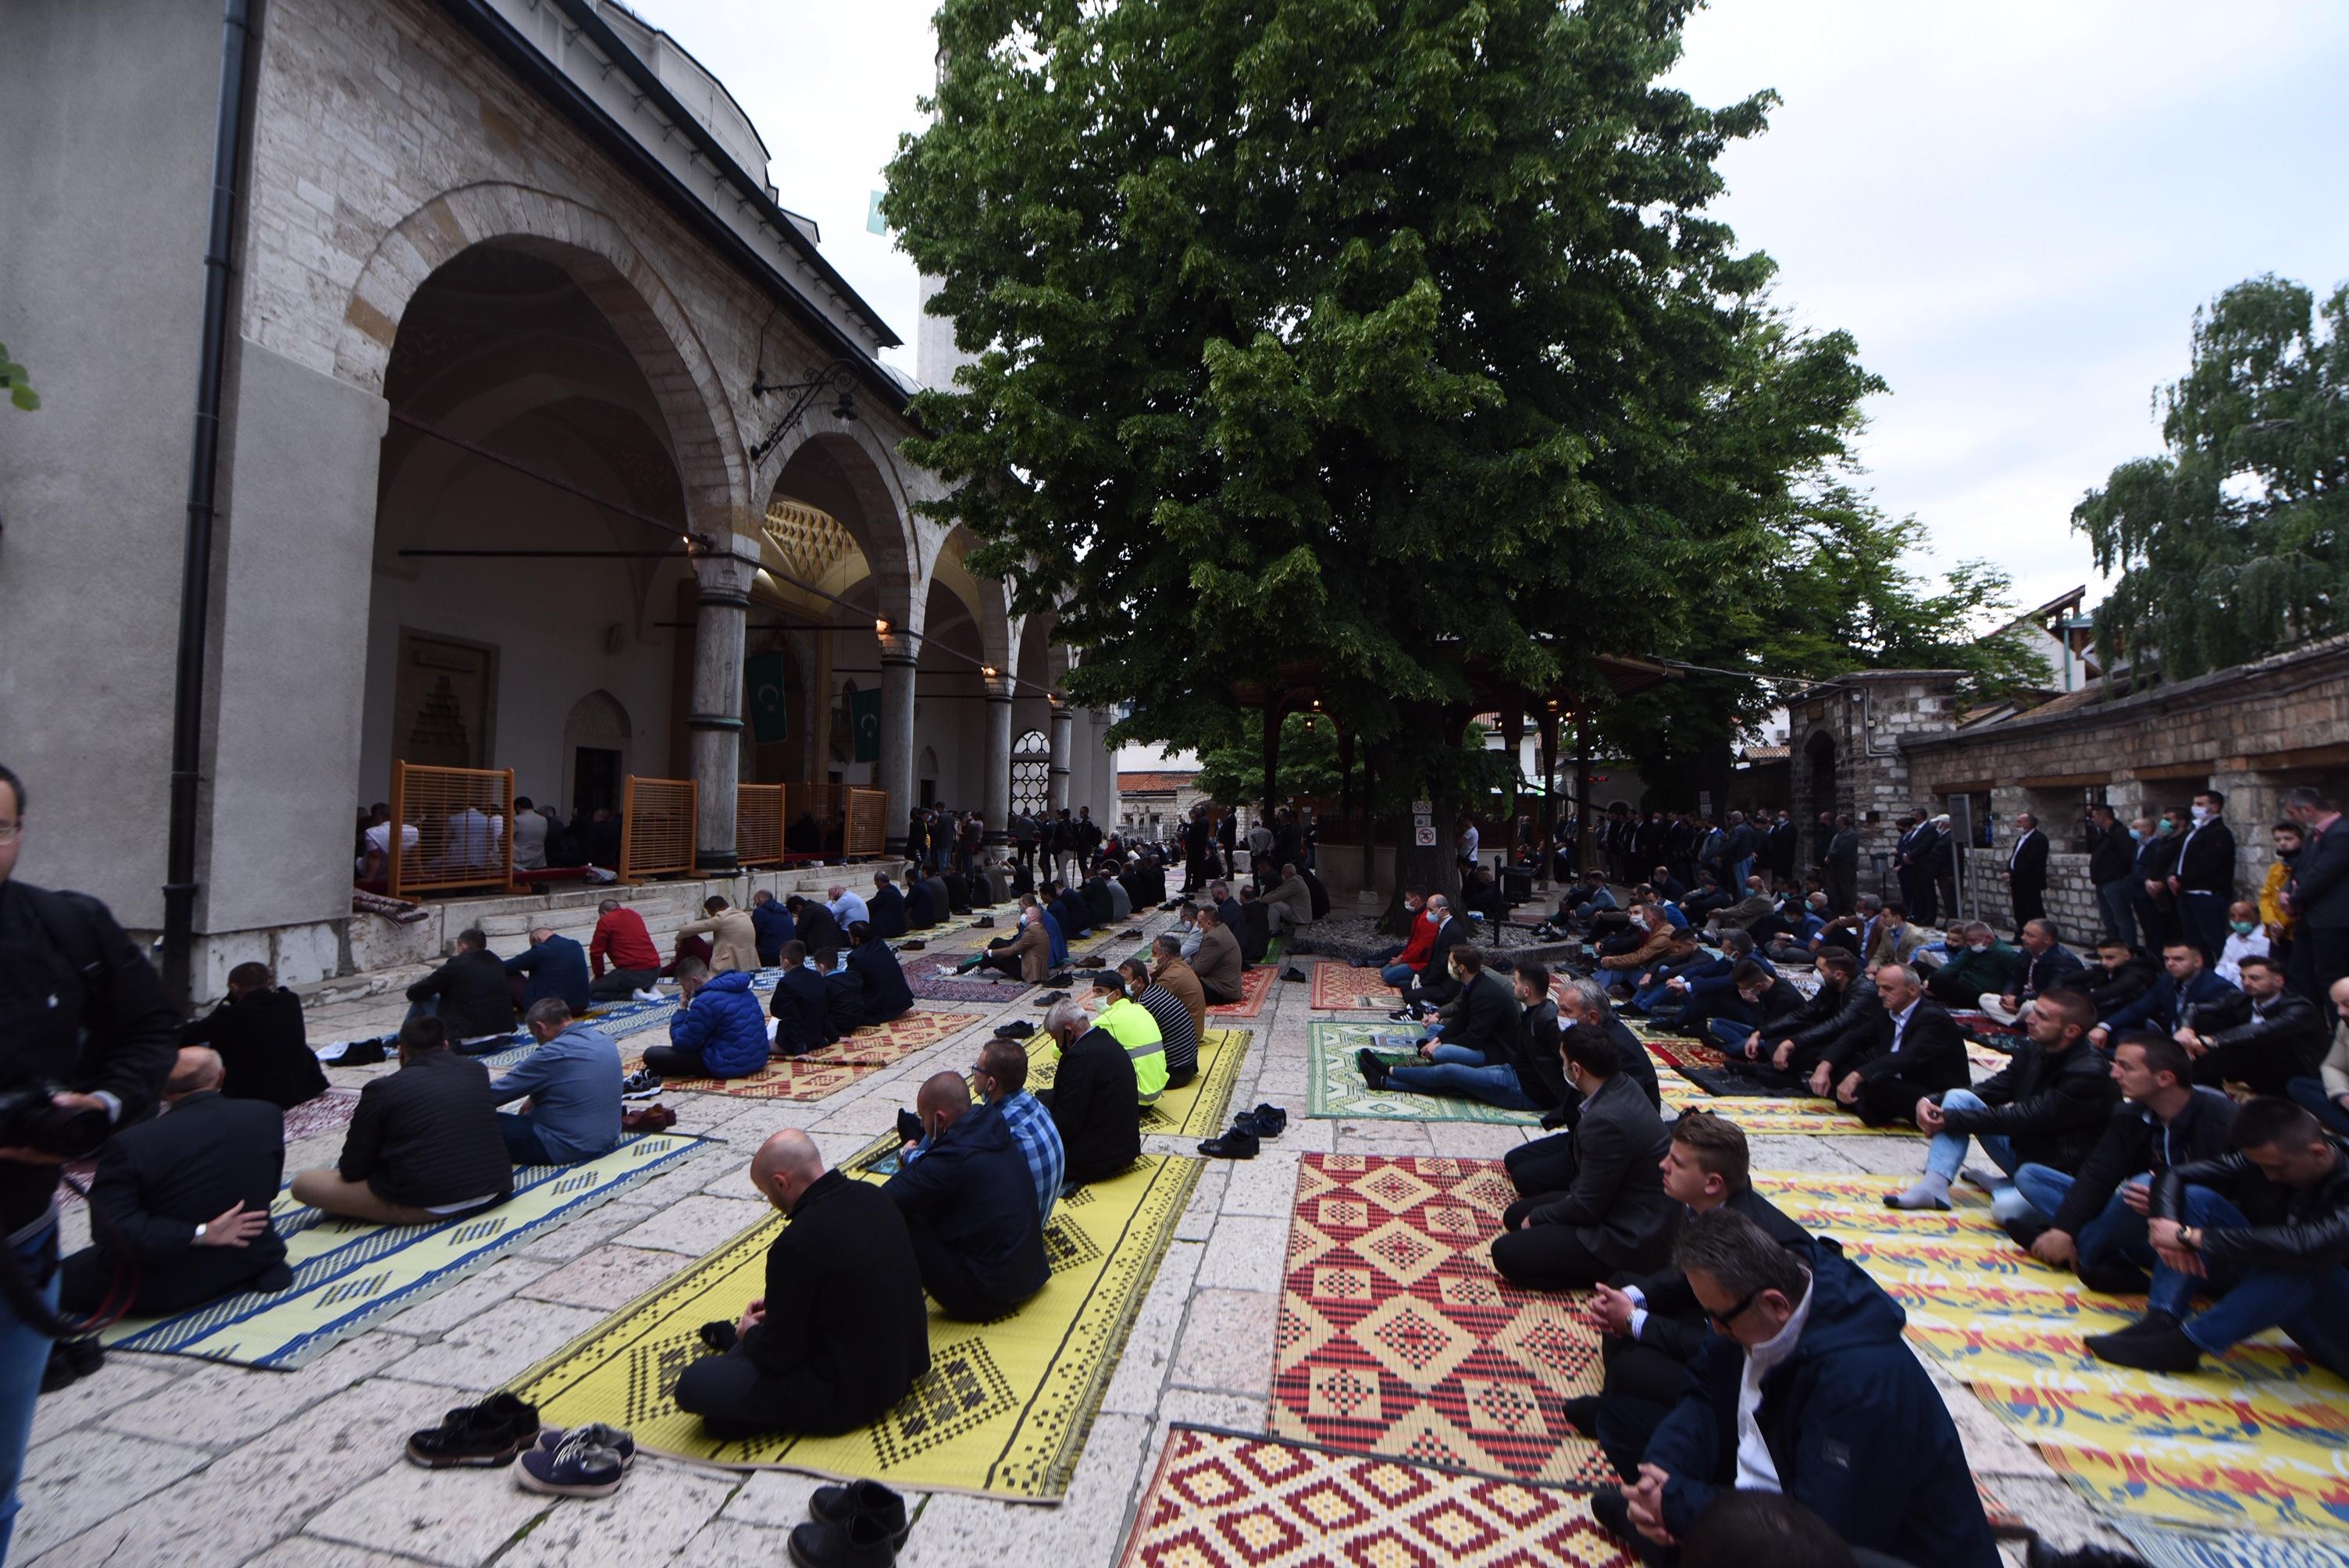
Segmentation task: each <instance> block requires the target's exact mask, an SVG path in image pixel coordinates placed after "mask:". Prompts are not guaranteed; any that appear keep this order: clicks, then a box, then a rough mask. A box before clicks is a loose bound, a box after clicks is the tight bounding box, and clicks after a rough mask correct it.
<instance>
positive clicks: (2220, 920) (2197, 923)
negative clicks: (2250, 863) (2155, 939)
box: [2169, 789, 2235, 965]
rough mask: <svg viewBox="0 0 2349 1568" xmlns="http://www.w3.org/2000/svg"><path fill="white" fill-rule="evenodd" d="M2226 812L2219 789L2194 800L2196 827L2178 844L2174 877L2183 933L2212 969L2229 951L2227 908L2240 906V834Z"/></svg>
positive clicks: (2171, 882) (2171, 876) (2171, 880)
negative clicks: (2226, 949)
mask: <svg viewBox="0 0 2349 1568" xmlns="http://www.w3.org/2000/svg"><path fill="white" fill-rule="evenodd" d="M2226 809H2227V798H2226V796H2224V795H2222V794H2220V792H2219V791H2218V790H2216V789H2205V790H2203V791H2202V792H2201V793H2200V794H2199V795H2197V796H2195V797H2194V806H2193V810H2192V818H2193V820H2192V824H2191V825H2190V826H2189V827H2188V828H2187V830H2186V836H2185V837H2184V838H2182V839H2180V840H2178V863H2177V865H2176V866H2174V867H2172V868H2171V870H2170V873H2169V891H2170V893H2171V895H2172V896H2174V897H2175V898H2176V899H2177V900H2178V929H2179V930H2181V931H2182V932H2184V933H2185V934H2186V939H2187V940H2188V941H2189V942H2191V943H2192V944H2194V945H2195V946H2197V947H2199V948H2200V949H2201V950H2202V962H2203V963H2205V964H2209V965H2216V964H2217V963H2218V962H2219V952H2220V949H2221V948H2223V947H2225V946H2226V945H2227V906H2228V905H2230V904H2231V903H2234V902H2235V830H2234V829H2232V828H2230V827H2229V826H2228V825H2227V819H2226V816H2225V815H2224V813H2225V811H2226Z"/></svg>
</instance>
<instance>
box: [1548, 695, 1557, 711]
mask: <svg viewBox="0 0 2349 1568" xmlns="http://www.w3.org/2000/svg"><path fill="white" fill-rule="evenodd" d="M1549 710H1550V712H1552V713H1556V712H1557V698H1556V697H1552V698H1550V699H1549Z"/></svg>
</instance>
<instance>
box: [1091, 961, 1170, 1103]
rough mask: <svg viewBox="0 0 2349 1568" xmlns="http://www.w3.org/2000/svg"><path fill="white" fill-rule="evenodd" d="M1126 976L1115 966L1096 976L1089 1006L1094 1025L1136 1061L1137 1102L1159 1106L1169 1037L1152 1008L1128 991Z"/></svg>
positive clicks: (1133, 1061)
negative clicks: (1162, 1031) (1161, 1028)
mask: <svg viewBox="0 0 2349 1568" xmlns="http://www.w3.org/2000/svg"><path fill="white" fill-rule="evenodd" d="M1125 988H1126V977H1125V976H1124V975H1123V974H1121V973H1120V972H1119V971H1117V970H1115V969H1104V970H1102V972H1101V973H1100V974H1098V975H1094V976H1093V990H1092V999H1091V1001H1090V1002H1088V1003H1087V1005H1086V1010H1087V1011H1089V1012H1090V1013H1092V1019H1093V1027H1095V1028H1096V1029H1100V1030H1102V1031H1103V1032H1104V1033H1106V1034H1107V1035H1109V1037H1111V1038H1112V1039H1114V1040H1115V1041H1117V1043H1118V1046H1119V1047H1120V1048H1121V1049H1123V1051H1124V1052H1125V1057H1126V1059H1127V1060H1128V1061H1130V1062H1132V1063H1133V1087H1134V1099H1135V1103H1136V1104H1139V1105H1155V1104H1157V1103H1158V1097H1159V1096H1160V1095H1162V1094H1164V1093H1165V1092H1166V1037H1164V1035H1162V1034H1160V1033H1159V1032H1158V1020H1157V1019H1155V1018H1154V1017H1152V1016H1150V1011H1149V1009H1148V1008H1146V1007H1143V1006H1142V1005H1141V1004H1140V1003H1138V1002H1136V1001H1134V999H1133V997H1131V996H1129V995H1126V993H1125Z"/></svg>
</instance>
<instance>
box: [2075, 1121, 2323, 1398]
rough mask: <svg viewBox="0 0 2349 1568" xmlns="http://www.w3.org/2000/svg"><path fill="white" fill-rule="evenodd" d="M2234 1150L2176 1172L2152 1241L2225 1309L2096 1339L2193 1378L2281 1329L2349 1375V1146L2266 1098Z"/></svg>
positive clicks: (2148, 1365) (2147, 1365)
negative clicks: (2214, 1360) (2244, 1344)
mask: <svg viewBox="0 0 2349 1568" xmlns="http://www.w3.org/2000/svg"><path fill="white" fill-rule="evenodd" d="M2234 1143H2235V1149H2234V1152H2232V1153H2230V1154H2222V1155H2220V1156H2219V1157H2218V1158H2217V1159H2215V1160H2199V1161H2194V1162H2193V1163H2191V1164H2188V1165H2173V1166H2171V1167H2170V1168H2169V1169H2168V1170H2167V1171H2163V1172H2162V1173H2161V1175H2160V1176H2159V1177H2158V1179H2156V1181H2154V1184H2153V1215H2152V1218H2151V1220H2150V1221H2149V1222H2147V1226H2146V1234H2147V1240H2148V1241H2149V1242H2151V1243H2152V1244H2153V1250H2154V1255H2155V1256H2156V1257H2157V1258H2158V1259H2159V1260H2160V1262H2159V1264H2158V1266H2157V1267H2156V1268H2155V1270H2154V1281H2155V1284H2154V1289H2155V1291H2156V1293H2159V1292H2160V1290H2161V1283H2162V1275H2164V1274H2180V1275H2186V1276H2191V1277H2199V1278H2201V1279H2203V1280H2204V1281H2206V1282H2207V1284H2208V1288H2209V1290H2210V1291H2211V1292H2212V1293H2213V1294H2216V1295H2218V1297H2219V1300H2218V1302H2217V1303H2216V1304H2215V1305H2211V1306H2209V1307H2207V1308H2205V1309H2204V1310H2203V1311H2202V1312H2200V1313H2199V1314H2198V1315H2195V1316H2193V1317H2190V1318H2187V1319H2186V1320H2185V1321H2183V1322H2180V1321H2178V1319H2177V1318H2175V1317H2173V1316H2171V1315H2168V1314H2167V1313H2162V1312H2159V1311H2158V1310H2157V1311H2150V1312H2148V1313H2147V1315H2146V1316H2145V1317H2144V1318H2143V1319H2141V1320H2140V1321H2138V1322H2137V1323H2136V1324H2133V1325H2131V1326H2129V1327H2127V1328H2124V1329H2121V1330H2119V1331H2118V1332H2117V1333H2113V1334H2099V1335H2093V1336H2090V1337H2089V1338H2088V1340H2087V1342H2086V1343H2087V1346H2088V1350H2089V1352H2090V1353H2091V1354H2092V1355H2095V1356H2096V1357H2099V1358H2100V1359H2102V1360H2106V1361H2110V1362H2112V1363H2114V1364H2115V1365H2116V1366H2121V1367H2141V1368H2143V1369H2145V1370H2147V1371H2150V1372H2191V1371H2193V1370H2195V1369H2196V1368H2197V1367H2199V1366H2200V1365H2201V1360H2202V1357H2203V1355H2204V1354H2205V1353H2206V1352H2207V1353H2209V1354H2210V1355H2212V1356H2222V1355H2224V1354H2226V1352H2227V1351H2228V1350H2229V1349H2230V1347H2231V1346H2235V1345H2237V1344H2239V1343H2240V1342H2241V1341H2243V1340H2245V1339H2249V1338H2250V1337H2251V1336H2253V1335H2255V1334H2258V1333H2261V1332H2262V1331H2263V1330H2266V1329H2270V1328H2281V1329H2282V1330H2283V1331H2284V1333H2285V1334H2286V1335H2287V1336H2290V1338H2291V1339H2292V1343H2293V1344H2295V1345H2297V1346H2300V1347H2301V1349H2302V1350H2304V1351H2306V1352H2307V1353H2308V1357H2309V1359H2310V1360H2312V1361H2314V1362H2315V1363H2317V1365H2319V1366H2321V1367H2328V1368H2330V1369H2331V1370H2332V1371H2333V1372H2336V1373H2339V1374H2340V1375H2342V1376H2343V1377H2349V1146H2344V1144H2342V1143H2341V1142H2339V1141H2338V1140H2335V1139H2333V1138H2332V1137H2331V1136H2329V1135H2328V1134H2327V1133H2326V1132H2325V1130H2323V1128H2322V1127H2320V1126H2319V1125H2317V1120H2316V1119H2315V1118H2314V1117H2313V1116H2311V1115H2310V1114H2309V1113H2308V1112H2307V1111H2306V1110H2305V1109H2302V1107H2300V1106H2297V1105H2294V1104H2292V1101H2290V1100H2288V1099H2273V1098H2271V1097H2267V1096H2262V1097H2261V1098H2260V1099H2254V1100H2252V1101H2251V1103H2249V1104H2248V1105H2246V1106H2244V1107H2243V1109H2241V1110H2240V1111H2238V1112H2236V1114H2235V1127H2234Z"/></svg>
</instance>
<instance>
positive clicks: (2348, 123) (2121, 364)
mask: <svg viewBox="0 0 2349 1568" xmlns="http://www.w3.org/2000/svg"><path fill="white" fill-rule="evenodd" d="M633 5H634V8H635V9H636V10H637V11H638V12H639V13H640V14H641V15H644V16H645V17H646V18H647V20H648V21H651V22H652V23H654V24H655V25H656V26H662V27H666V28H667V29H668V31H669V32H670V33H672V34H673V35H675V36H676V37H677V38H678V41H679V42H680V43H682V44H683V45H684V46H686V47H687V48H688V49H690V50H692V51H693V52H694V54H695V55H697V56H698V57H699V58H700V59H701V60H702V61H703V63H705V64H706V65H708V66H709V67H710V68H711V69H712V70H714V71H716V72H717V73H718V75H719V77H721V78H722V79H723V80H724V81H725V82H726V84H727V86H728V87H729V88H730V89H731V90H732V91H733V93H734V95H735V97H736V98H738V99H740V102H741V104H742V106H743V108H745V109H746V110H747V111H748V112H749V113H750V118H751V119H752V121H753V122H754V123H756V125H757V126H758V128H759V129H760V132H761V134H762V135H763V136H764V137H765V139H766V141H767V146H768V149H769V150H770V151H771V154H772V156H773V164H772V168H771V178H772V179H773V181H774V183H775V185H776V186H777V187H778V189H779V190H780V191H781V196H782V201H783V204H784V205H785V206H787V207H790V208H792V209H793V210H794V211H801V212H804V213H806V214H807V215H808V216H810V217H812V218H814V219H815V220H816V221H817V222H819V223H820V224H821V225H822V226H823V248H824V252H825V254H826V255H828V256H829V257H830V258H831V259H832V261H833V264H834V265H835V266H837V267H839V268H840V270H841V271H842V273H844V274H845V275H846V276H847V278H848V280H849V281H850V282H851V283H852V284H854V285H855V286H856V288H857V289H858V291H859V292H860V293H862V294H864V297H865V298H866V299H867V300H868V301H870V302H871V303H872V304H873V305H874V308H875V309H877V310H878V311H879V312H880V313H881V314H882V315H883V317H884V318H885V319H886V320H887V321H888V322H889V323H890V325H892V326H894V327H895V329H896V331H897V334H898V335H899V336H901V337H903V338H905V340H906V345H907V346H906V347H905V348H903V349H900V350H895V351H893V352H892V353H891V354H889V355H888V356H887V357H888V358H890V359H892V360H893V361H895V363H897V364H899V365H901V366H904V367H905V368H906V369H908V370H911V369H913V368H914V359H913V350H912V343H913V341H914V337H915V323H916V303H915V286H916V285H915V277H914V273H913V269H912V266H911V265H910V263H907V261H906V260H905V257H904V256H903V255H901V254H899V253H896V252H895V250H893V249H892V248H891V246H890V242H889V241H888V240H887V239H885V237H882V236H879V235H874V234H870V233H867V232H865V227H864V219H865V209H866V203H867V201H869V199H870V196H871V192H872V191H874V189H876V188H877V187H878V186H879V184H880V182H881V174H880V171H881V168H882V166H883V165H884V164H885V162H886V161H887V160H888V159H889V158H890V156H891V155H892V153H893V151H894V150H895V144H896V139H897V137H898V135H899V133H900V132H903V131H907V130H916V129H919V128H920V122H921V117H920V115H919V114H918V112H917V111H916V108H915V107H914V100H915V98H916V97H917V96H918V95H919V94H921V93H922V92H923V91H924V90H925V89H926V88H927V87H928V85H929V82H930V80H931V77H932V72H933V69H934V66H933V55H934V49H935V46H934V44H933V42H932V39H931V36H930V31H929V26H928V18H929V15H930V14H931V11H932V9H933V5H932V4H931V0H859V3H858V4H856V5H843V6H838V7H833V6H824V5H805V4H794V5H779V4H775V3H774V0H633ZM1675 79H1676V80H1677V81H1678V83H1679V84H1680V85H1681V86H1682V87H1684V88H1686V89H1687V90H1688V91H1690V92H1691V93H1692V94H1693V95H1695V96H1696V97H1697V98H1700V99H1701V100H1704V101H1709V102H1715V103H1720V102H1726V101H1728V100H1730V99H1732V98H1737V97H1739V96H1742V95H1743V94H1745V93H1747V92H1751V91H1754V90H1756V89H1758V88H1775V89H1776V90H1777V92H1778V93H1779V94H1780V95H1781V96H1782V97H1783V98H1784V99H1785V102H1784V104H1783V105H1782V106H1781V107H1780V108H1778V110H1777V111H1776V113H1775V115H1774V116H1773V119H1772V127H1771V129H1770V131H1769V133H1768V134H1767V135H1765V136H1764V137H1762V138H1760V139H1757V140H1755V141H1753V142H1750V143H1747V144H1745V145H1744V146H1741V147H1738V148H1736V149H1734V150H1732V151H1731V152H1730V153H1729V154H1728V156H1727V157H1726V158H1725V159H1724V160H1723V166H1722V167H1723V173H1724V174H1725V175H1726V177H1727V179H1728V181H1729V194H1728V196H1727V198H1726V199H1725V201H1723V204H1722V205H1721V207H1720V208H1719V209H1718V211H1719V212H1720V215H1722V216H1723V217H1724V218H1726V219H1727V220H1728V221H1729V222H1731V223H1733V225H1734V226H1735V227H1736V229H1737V232H1738V235H1739V238H1740V240H1741V241H1742V242H1744V244H1746V245H1747V246H1751V247H1758V248H1760V249H1762V250H1764V251H1767V252H1768V253H1770V254H1771V255H1772V256H1774V257H1775V258H1776V260H1777V262H1778V263H1779V268H1780V271H1779V278H1778V284H1777V298H1778V300H1779V302H1780V304H1783V305H1785V307H1786V308H1788V309H1789V310H1791V311H1792V312H1794V313H1795V315H1796V317H1797V318H1798V319H1799V320H1801V321H1802V322H1804V323H1805V324H1806V325H1811V326H1815V327H1818V328H1822V329H1824V328H1828V327H1843V328H1846V329H1847V330H1849V331H1850V332H1851V333H1853V334H1854V335H1856V336H1857V339H1858V341H1859V346H1860V353H1861V356H1862V358H1863V359H1864V361H1865V362H1866V363H1867V365H1868V366H1869V368H1871V369H1872V370H1874V371H1875V372H1876V373H1877V374H1878V375H1879V376H1881V377H1884V378H1885V379H1886V380H1887V381H1888V382H1889V383H1890V384H1891V393H1890V395H1889V397H1882V398H1878V399H1877V400H1875V402H1874V403H1872V404H1871V406H1870V407H1869V409H1868V415H1869V420H1870V424H1869V428H1868V432H1867V434H1866V435H1865V437H1864V438H1863V439H1862V441H1861V448H1860V449H1861V456H1862V459H1863V460H1864V461H1865V463H1866V465H1867V468H1868V475H1867V479H1868V483H1869V484H1870V486H1871V487H1872V488H1873V489H1874V490H1875V492H1876V495H1877V498H1878V500H1879V502H1880V503H1881V504H1882V505H1883V506H1884V507H1885V508H1886V510H1888V511H1891V512H1894V513H1896V514H1899V513H1914V514H1916V515H1917V516H1918V517H1920V518H1921V519H1922V520H1923V521H1924V522H1925V524H1926V526H1927V528H1928V530H1929V531H1930V535H1931V538H1932V541H1933V549H1934V552H1935V554H1936V556H1937V557H1938V558H1939V559H1940V561H1942V562H1944V563H1946V562H1951V561H1956V560H1959V559H1962V558H1966V557H1971V556H1987V557H1990V558H1991V559H1993V560H1995V561H1997V562H2001V563H2002V564H2003V565H2005V566H2006V567H2007V568H2008V569H2009V570H2011V571H2012V572H2013V574H2014V576H2015V580H2016V590H2017V593H2018V594H2020V595H2022V597H2023V603H2024V604H2025V605H2029V604H2032V603H2038V602H2039V601H2041V600H2044V599H2048V598H2052V597H2054V595H2055V594H2057V593H2062V592H2064V591H2065V590H2066V589H2069V588H2071V587H2072V586H2074V585H2075V584H2076V583H2083V582H2090V583H2092V588H2093V573H2092V568H2091V565H2090V562H2089V558H2088V549H2087V544H2086V542H2085V540H2084V539H2082V538H2081V537H2080V536H2079V535H2077V534H2075V533H2073V532H2072V531H2071V530H2070V525H2069V521H2068V520H2069V514H2070V511H2071V509H2072V506H2073V503H2074V502H2075V501H2076V500H2078V499H2079V496H2080V493H2081V492H2082V491H2083V490H2085V489H2087V488H2088V487H2090V486H2092V485H2095V484H2099V483H2101V482H2102V480H2103V479H2104V477H2105V475H2106V473H2107V472H2108V471H2109V470H2110V469H2111V468H2112V466H2113V465H2114V464H2115V463H2116V462H2120V461H2122V460H2125V459H2128V458H2132V457H2137V456H2140V455H2146V454H2149V453H2152V452H2155V451H2157V450H2158V449H2159V443H2160V435H2159V431H2158V428H2157V427H2156V422H2155V417H2154V414H2153V410H2152V405H2151V394H2152V392H2153V389H2154V388H2155V387H2156V386H2157V385H2158V383H2161V382H2163V381H2167V380H2169V379H2171V378H2173V377H2176V376H2177V375H2178V374H2179V373H2180V371H2181V370H2182V369H2183V368H2184V366H2185V363H2186V352H2187V335H2188V332H2189V326H2190V322H2191V317H2192V314H2193V311H2194V307H2195V306H2196V305H2197V304H2201V303H2203V302H2205V301H2207V300H2208V299H2209V298H2210V297H2211V296H2212V295H2213V294H2216V293H2218V292H2219V291H2220V289H2223V288H2225V287H2226V286H2227V285H2228V284H2231V283H2235V282H2238V281H2240V279H2243V278H2245V277H2249V276H2251V275H2253V274H2255V273H2261V272H2274V273H2281V274H2282V275H2283V276H2286V277H2291V278H2296V279H2298V280H2300V281H2301V282H2302V283H2306V284H2311V285H2313V286H2314V287H2315V288H2317V289H2318V291H2319V292H2320V294H2321V293H2323V292H2324V291H2327V290H2330V289H2331V288H2333V286H2334V285H2336V284H2340V283H2342V282H2344V281H2349V157H2345V156H2344V150H2349V91H2344V88H2343V84H2344V82H2349V5H2325V4H2309V3H2307V0H2230V4H2228V5H2223V6H2211V5H2184V4H2174V3H2154V0H2131V3H2129V4H2118V3H2112V4H2092V3H2089V0H2061V3H2057V4H2050V3H2048V0H2027V3H2014V4H1981V3H1968V4H1961V5H1931V6H1927V5H1907V4H1893V3H1888V0H1714V3H1713V5H1711V7H1710V8H1709V9H1707V10H1705V11H1703V12H1701V13H1700V14H1699V15H1697V17H1696V19H1695V21H1694V22H1693V23H1692V25H1691V26H1690V28H1689V32H1688V52H1687V57H1686V59H1685V60H1684V61H1683V63H1682V67H1681V68H1680V70H1679V72H1678V73H1677V75H1676V78H1675ZM2094 597H2095V593H2093V592H2092V594H2091V598H2092V599H2093V598H2094Z"/></svg>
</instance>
